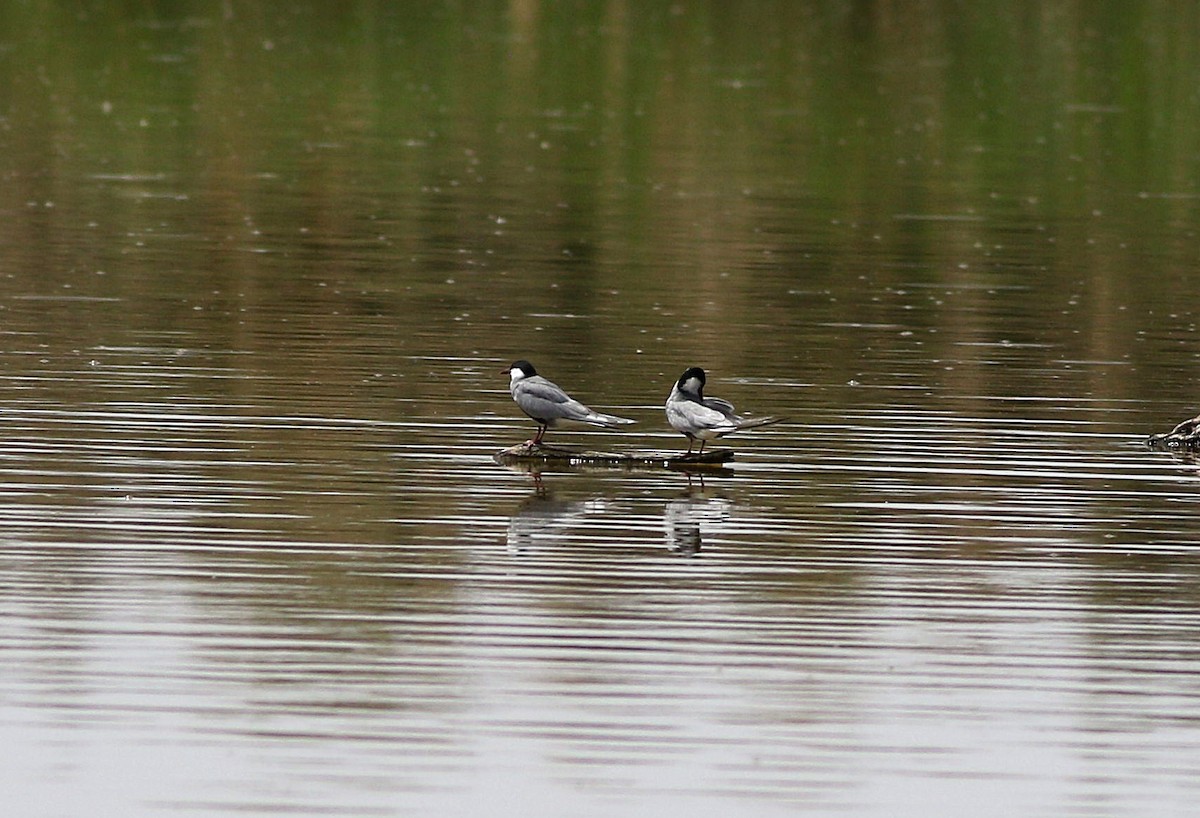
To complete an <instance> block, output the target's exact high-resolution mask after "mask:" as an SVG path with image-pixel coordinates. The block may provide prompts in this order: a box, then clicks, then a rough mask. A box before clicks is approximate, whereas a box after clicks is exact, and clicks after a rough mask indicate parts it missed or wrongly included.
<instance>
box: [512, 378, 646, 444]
mask: <svg viewBox="0 0 1200 818" xmlns="http://www.w3.org/2000/svg"><path fill="white" fill-rule="evenodd" d="M504 371H505V372H507V373H508V377H509V384H508V391H509V392H511V393H512V397H513V400H515V401H516V402H517V406H519V407H521V411H522V412H524V413H525V414H527V415H529V417H531V418H533V421H534V423H536V424H537V425H538V430H537V436H535V437H534V438H533V440H530V441H529V442H530V443H532V444H533V445H535V446H536V445H540V444H541V442H542V437H543V436H544V435H545V434H546V430H547V429H548V428H550V427H553V426H558V424H559V422H560V421H573V422H575V423H588V424H591V425H592V426H603V427H605V428H613V427H615V426H624V425H625V424H627V423H637V421H636V420H630V419H629V418H620V417H617V416H616V415H606V414H604V413H603V412H596V411H594V410H592V409H589V408H588V407H586V406H584V405H583V404H582V403H580V402H579V401H577V400H575V399H574V398H572V397H571V396H570V395H568V394H567V393H566V392H565V391H563V390H562V388H561V387H559V386H558V385H557V384H555V383H551V382H550V381H548V380H546V379H545V378H543V377H542V376H541V375H539V374H538V373H537V370H536V369H534V368H533V364H531V363H529V361H524V360H522V361H514V362H513V363H511V364H509V366H508V368H507V369H505V370H504Z"/></svg>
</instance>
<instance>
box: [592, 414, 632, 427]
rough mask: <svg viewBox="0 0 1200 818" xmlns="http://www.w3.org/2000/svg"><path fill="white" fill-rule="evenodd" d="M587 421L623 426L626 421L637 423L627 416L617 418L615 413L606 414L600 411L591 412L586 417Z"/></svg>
mask: <svg viewBox="0 0 1200 818" xmlns="http://www.w3.org/2000/svg"><path fill="white" fill-rule="evenodd" d="M587 422H588V423H594V424H596V425H597V426H624V425H626V424H627V423H637V421H636V420H630V419H629V418H619V417H617V416H616V415H606V414H604V413H602V412H592V414H591V416H590V417H589V418H588V419H587Z"/></svg>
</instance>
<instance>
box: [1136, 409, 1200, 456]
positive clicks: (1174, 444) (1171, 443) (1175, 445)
mask: <svg viewBox="0 0 1200 818" xmlns="http://www.w3.org/2000/svg"><path fill="white" fill-rule="evenodd" d="M1146 444H1147V445H1148V446H1149V447H1150V448H1152V449H1169V450H1175V451H1178V450H1188V451H1200V415H1198V416H1196V417H1194V418H1191V419H1189V420H1185V421H1183V423H1180V424H1179V425H1178V426H1176V427H1175V428H1174V429H1172V430H1171V431H1169V432H1164V433H1163V434H1157V435H1150V439H1149V440H1147V441H1146Z"/></svg>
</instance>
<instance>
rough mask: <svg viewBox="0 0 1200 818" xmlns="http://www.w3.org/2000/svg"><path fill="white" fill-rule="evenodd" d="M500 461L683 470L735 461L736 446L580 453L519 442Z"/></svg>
mask: <svg viewBox="0 0 1200 818" xmlns="http://www.w3.org/2000/svg"><path fill="white" fill-rule="evenodd" d="M493 459H495V461H496V462H497V463H503V464H506V465H511V464H513V463H556V464H559V465H567V466H616V467H625V468H634V467H643V468H647V467H652V468H662V469H684V468H698V467H699V468H703V467H714V466H721V465H722V464H725V463H728V462H729V461H731V460H733V449H710V450H709V451H707V452H704V453H703V454H680V455H672V454H664V453H662V452H634V453H610V452H580V451H575V450H573V449H561V448H559V447H557V446H547V445H546V444H544V443H542V444H537V443H530V442H528V441H527V442H525V443H520V444H517V445H516V446H510V447H509V448H507V449H501V450H500V451H498V452H496V454H495V455H494V458H493Z"/></svg>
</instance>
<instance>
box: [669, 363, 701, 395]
mask: <svg viewBox="0 0 1200 818" xmlns="http://www.w3.org/2000/svg"><path fill="white" fill-rule="evenodd" d="M675 385H676V386H677V387H678V388H679V391H680V392H687V393H689V394H692V395H700V394H702V393H703V392H704V370H703V369H701V368H700V367H698V366H693V367H689V368H688V369H687V370H685V371H684V373H683V374H682V375H680V376H679V380H678V381H676V383H675Z"/></svg>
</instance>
